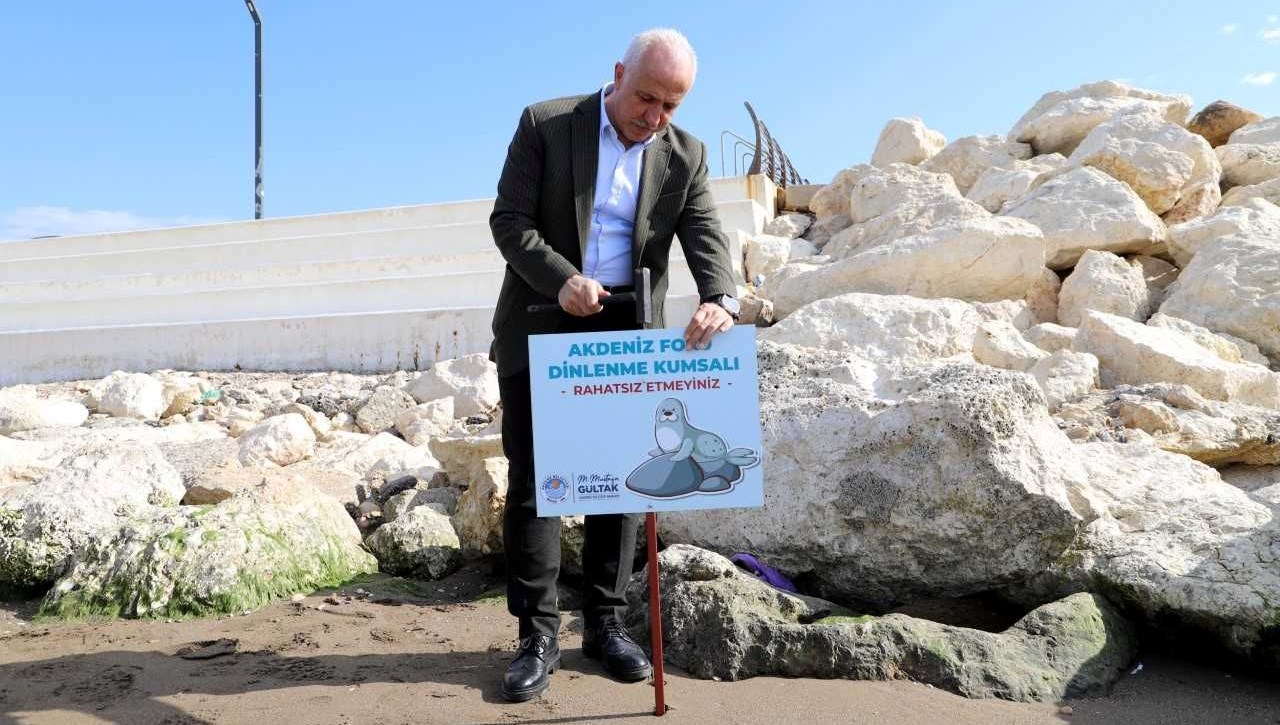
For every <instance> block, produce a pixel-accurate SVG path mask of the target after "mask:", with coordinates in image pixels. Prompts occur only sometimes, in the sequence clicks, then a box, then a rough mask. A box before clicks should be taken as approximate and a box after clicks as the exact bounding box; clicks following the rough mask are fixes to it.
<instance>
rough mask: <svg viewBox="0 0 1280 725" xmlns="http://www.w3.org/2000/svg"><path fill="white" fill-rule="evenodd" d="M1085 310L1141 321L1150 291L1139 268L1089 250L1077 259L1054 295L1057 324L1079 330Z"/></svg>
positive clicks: (1147, 308)
mask: <svg viewBox="0 0 1280 725" xmlns="http://www.w3.org/2000/svg"><path fill="white" fill-rule="evenodd" d="M1085 310H1097V311H1099V312H1107V313H1110V314H1112V315H1119V316H1121V317H1126V318H1128V319H1130V320H1137V321H1138V322H1145V321H1146V319H1147V318H1148V317H1149V316H1150V315H1151V292H1150V290H1149V289H1148V287H1147V282H1146V280H1145V279H1144V278H1143V274H1142V267H1140V266H1138V265H1134V264H1130V263H1128V262H1127V261H1125V260H1124V259H1123V258H1121V257H1118V256H1116V255H1114V254H1112V253H1110V252H1098V251H1094V250H1092V249H1091V250H1089V251H1087V252H1085V253H1084V256H1082V257H1080V261H1079V262H1077V263H1076V266H1075V270H1073V271H1072V272H1071V274H1070V276H1068V277H1067V278H1066V279H1065V280H1063V282H1062V291H1061V292H1059V293H1058V322H1060V323H1061V324H1063V325H1066V326H1067V327H1079V326H1080V321H1081V319H1083V316H1084V312H1085Z"/></svg>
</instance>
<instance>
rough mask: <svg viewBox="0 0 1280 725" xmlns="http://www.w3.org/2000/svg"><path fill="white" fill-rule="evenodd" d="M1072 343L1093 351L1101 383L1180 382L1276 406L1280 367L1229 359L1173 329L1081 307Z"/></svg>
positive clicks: (1216, 395) (1219, 396) (1212, 394)
mask: <svg viewBox="0 0 1280 725" xmlns="http://www.w3.org/2000/svg"><path fill="white" fill-rule="evenodd" d="M1072 349H1074V350H1076V351H1077V352H1088V353H1092V354H1093V355H1095V356H1097V358H1098V361H1099V363H1100V372H1101V377H1102V384H1103V385H1105V386H1106V387H1115V386H1116V385H1118V384H1120V383H1128V384H1131V385H1141V384H1143V383H1161V382H1164V383H1181V384H1185V385H1188V386H1190V387H1191V388H1192V389H1194V390H1195V391H1196V392H1198V393H1200V394H1201V395H1203V396H1205V397H1206V398H1211V399H1213V400H1223V401H1228V402H1238V403H1245V404H1247V405H1257V406H1261V407H1264V408H1280V373H1273V372H1271V371H1270V370H1268V369H1266V368H1264V367H1262V366H1260V365H1253V364H1249V363H1229V362H1227V361H1225V360H1223V359H1222V358H1220V357H1218V356H1217V355H1215V354H1214V353H1212V352H1210V351H1209V350H1207V349H1205V348H1203V347H1201V346H1200V345H1199V344H1197V343H1196V342H1195V340H1194V339H1193V338H1191V337H1188V336H1187V335H1184V334H1182V333H1181V332H1178V331H1177V330H1174V329H1170V328H1162V327H1151V326H1148V325H1143V324H1141V323H1138V322H1134V321H1133V320H1128V319H1125V318H1123V317H1117V316H1115V315H1108V314H1106V313H1105V312H1093V311H1087V312H1085V313H1084V319H1083V321H1082V322H1081V324H1080V330H1079V333H1077V335H1076V339H1075V342H1074V343H1073V345H1072Z"/></svg>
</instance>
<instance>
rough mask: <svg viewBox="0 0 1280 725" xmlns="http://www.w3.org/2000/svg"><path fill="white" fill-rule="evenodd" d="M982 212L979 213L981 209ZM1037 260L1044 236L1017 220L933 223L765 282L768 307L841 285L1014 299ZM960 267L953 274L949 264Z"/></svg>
mask: <svg viewBox="0 0 1280 725" xmlns="http://www.w3.org/2000/svg"><path fill="white" fill-rule="evenodd" d="M983 213H984V214H985V212H983ZM1043 267H1044V239H1043V236H1042V235H1041V233H1040V230H1039V229H1037V228H1036V227H1035V226H1034V225H1032V224H1030V223H1027V222H1024V221H1022V220H1019V219H1009V218H1004V217H990V216H989V217H987V218H985V219H979V220H975V221H970V222H966V223H964V224H957V225H950V226H944V227H939V228H936V229H933V230H932V231H929V232H925V233H923V234H917V235H915V236H910V237H906V238H903V239H898V240H896V241H893V242H890V243H887V244H883V245H880V246H877V247H873V248H871V249H868V250H865V251H862V252H859V253H857V254H855V255H853V256H851V257H848V258H846V259H842V260H839V261H837V262H833V263H831V264H826V265H821V266H815V267H813V268H811V269H808V270H806V271H802V272H800V273H798V274H795V275H794V276H791V277H788V278H786V279H782V280H780V281H779V283H778V284H777V286H776V287H775V286H772V285H771V286H770V287H769V293H770V296H771V298H772V300H773V303H774V311H775V314H776V315H777V316H778V317H779V318H783V317H786V316H787V315H789V314H791V313H792V312H794V311H795V310H797V309H799V308H800V307H803V306H804V305H806V304H808V303H809V302H812V301H815V300H819V299H824V298H827V297H835V296H836V295H840V294H845V293H847V292H872V293H876V294H905V295H911V296H913V297H929V298H938V297H952V298H956V299H962V300H972V301H979V302H981V301H995V300H1001V299H1021V298H1023V297H1025V296H1026V295H1027V292H1028V291H1029V290H1030V289H1031V287H1032V285H1033V284H1035V282H1036V280H1037V279H1038V278H1039V276H1040V270H1041V269H1042V268H1043ZM958 269H963V270H965V273H964V274H957V273H956V270H958Z"/></svg>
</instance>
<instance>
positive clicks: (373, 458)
mask: <svg viewBox="0 0 1280 725" xmlns="http://www.w3.org/2000/svg"><path fill="white" fill-rule="evenodd" d="M441 468H442V466H441V464H440V461H438V460H436V457H435V456H434V455H432V453H431V449H430V448H429V447H427V446H413V445H410V444H409V443H408V442H406V441H404V440H401V439H400V438H398V437H397V436H395V435H393V434H391V433H379V434H378V435H376V436H373V437H372V438H370V437H369V436H366V435H364V434H351V433H340V434H337V435H335V437H334V441H333V442H332V443H329V444H327V445H326V446H325V447H324V448H323V449H321V450H320V451H318V453H317V455H316V456H314V457H313V458H310V459H308V460H306V461H303V462H302V463H297V464H294V466H293V467H292V468H291V469H290V470H294V471H295V472H297V473H299V474H302V473H303V472H305V471H311V470H315V471H338V472H344V473H348V474H350V475H352V476H354V477H355V478H357V479H359V480H363V481H373V482H376V481H394V480H395V479H397V478H400V477H402V476H413V477H415V478H417V479H418V480H419V481H430V480H431V479H432V478H434V477H435V475H436V474H437V473H439V472H440V470H441Z"/></svg>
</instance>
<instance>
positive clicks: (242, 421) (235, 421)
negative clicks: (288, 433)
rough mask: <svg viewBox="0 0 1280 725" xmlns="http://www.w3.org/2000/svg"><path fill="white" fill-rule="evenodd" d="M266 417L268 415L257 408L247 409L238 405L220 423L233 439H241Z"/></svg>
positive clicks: (221, 418)
mask: <svg viewBox="0 0 1280 725" xmlns="http://www.w3.org/2000/svg"><path fill="white" fill-rule="evenodd" d="M266 417H267V416H266V414H265V413H263V412H262V411H261V410H258V409H257V408H246V407H243V406H239V405H237V406H235V407H234V408H231V409H230V410H228V411H227V412H226V415H224V416H222V417H220V418H218V423H219V424H220V425H223V426H225V427H226V429H227V435H229V436H231V437H232V438H239V437H240V436H242V435H244V434H245V433H247V432H248V431H249V430H251V429H252V428H253V427H254V426H256V425H257V424H259V423H261V422H262V421H263V420H264V419H265V418H266Z"/></svg>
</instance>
